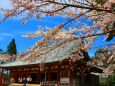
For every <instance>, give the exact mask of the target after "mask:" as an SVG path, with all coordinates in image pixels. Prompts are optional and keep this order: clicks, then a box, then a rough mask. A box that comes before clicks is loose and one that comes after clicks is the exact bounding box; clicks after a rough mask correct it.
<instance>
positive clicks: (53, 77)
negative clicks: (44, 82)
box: [51, 72, 57, 81]
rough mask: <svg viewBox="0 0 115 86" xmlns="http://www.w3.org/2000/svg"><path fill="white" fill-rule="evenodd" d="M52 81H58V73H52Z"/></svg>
mask: <svg viewBox="0 0 115 86" xmlns="http://www.w3.org/2000/svg"><path fill="white" fill-rule="evenodd" d="M51 81H57V72H52V73H51Z"/></svg>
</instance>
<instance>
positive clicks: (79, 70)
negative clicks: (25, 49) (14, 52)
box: [0, 41, 102, 86]
mask: <svg viewBox="0 0 115 86" xmlns="http://www.w3.org/2000/svg"><path fill="white" fill-rule="evenodd" d="M79 45H80V42H79V41H72V42H69V43H66V44H64V45H62V46H60V47H57V48H55V49H53V50H52V51H50V52H49V53H47V54H45V58H39V57H38V59H36V60H35V61H34V62H31V63H29V62H24V61H21V60H16V61H12V62H8V63H5V64H1V65H0V67H1V68H2V69H3V70H4V69H5V70H8V71H10V72H9V76H10V83H22V81H20V80H21V79H24V78H25V79H27V78H28V77H31V80H30V82H28V83H34V84H40V83H43V82H46V81H47V82H50V81H56V82H58V83H71V82H72V81H73V80H76V81H77V83H79V84H80V83H81V82H85V83H86V85H85V86H98V85H96V84H95V85H92V84H93V82H95V81H97V82H98V80H97V78H96V77H97V76H95V75H92V74H91V73H92V72H95V73H102V70H101V69H99V68H96V67H94V66H91V65H87V62H88V61H89V60H90V58H89V56H88V53H87V52H85V51H82V52H81V53H82V54H83V56H84V57H81V58H79V57H80V54H79V53H78V51H77V48H79ZM78 54H79V55H78ZM42 56H44V55H42ZM42 56H41V57H42ZM74 59H77V60H74ZM92 76H93V79H92ZM81 84H82V83H81ZM89 84H90V85H89ZM81 86H82V85H81Z"/></svg>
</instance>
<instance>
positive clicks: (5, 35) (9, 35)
mask: <svg viewBox="0 0 115 86" xmlns="http://www.w3.org/2000/svg"><path fill="white" fill-rule="evenodd" d="M0 36H3V37H13V35H12V34H9V33H0Z"/></svg>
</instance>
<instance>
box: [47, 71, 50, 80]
mask: <svg viewBox="0 0 115 86" xmlns="http://www.w3.org/2000/svg"><path fill="white" fill-rule="evenodd" d="M47 74H48V75H47V76H48V81H51V71H50V70H49V69H48V73H47Z"/></svg>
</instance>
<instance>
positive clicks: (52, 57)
mask: <svg viewBox="0 0 115 86" xmlns="http://www.w3.org/2000/svg"><path fill="white" fill-rule="evenodd" d="M80 44H81V40H76V41H71V42H68V43H66V44H64V45H62V46H60V47H57V48H55V49H53V50H52V51H50V52H49V53H47V54H45V55H41V56H39V57H38V58H40V57H44V56H45V60H44V59H43V58H41V59H36V61H35V62H31V63H29V62H24V61H21V60H17V61H13V62H8V63H5V64H1V65H0V67H13V66H24V65H31V64H40V63H42V62H43V61H44V63H50V62H55V61H60V60H64V59H67V58H69V57H70V55H71V53H72V52H74V51H75V50H76V48H77V47H79V45H80Z"/></svg>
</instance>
